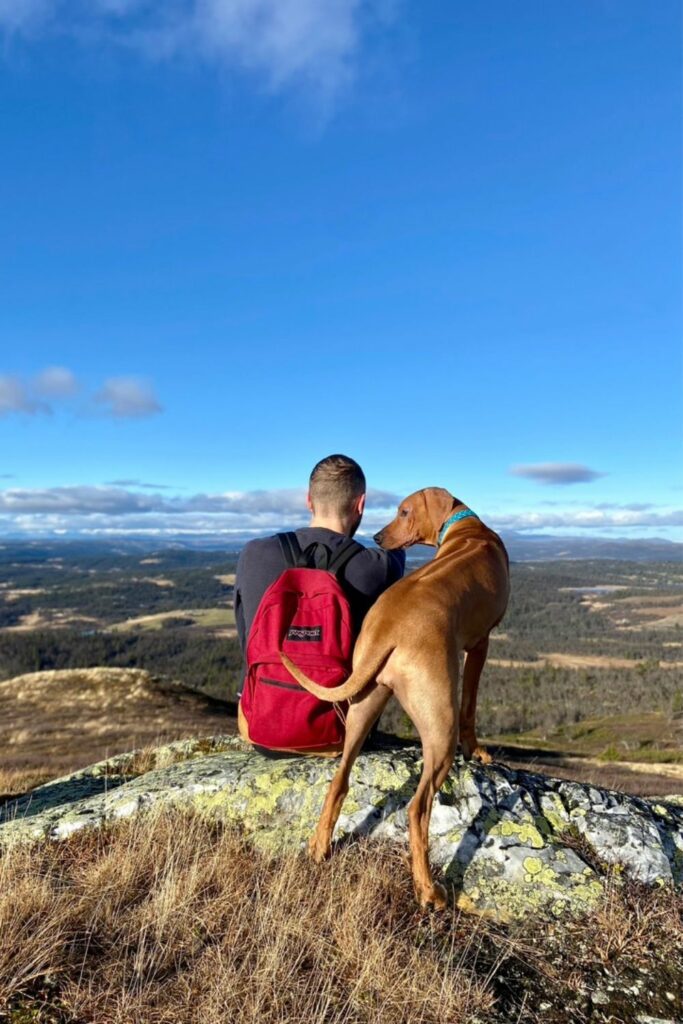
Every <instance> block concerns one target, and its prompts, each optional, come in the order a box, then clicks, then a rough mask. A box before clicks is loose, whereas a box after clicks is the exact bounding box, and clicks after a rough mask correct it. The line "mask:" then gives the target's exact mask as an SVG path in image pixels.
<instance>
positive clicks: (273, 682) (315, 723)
mask: <svg viewBox="0 0 683 1024" xmlns="http://www.w3.org/2000/svg"><path fill="white" fill-rule="evenodd" d="M277 536H278V540H279V542H280V547H281V548H282V554H283V556H284V561H285V566H286V568H285V570H284V572H283V573H282V574H281V575H280V576H279V577H278V578H277V579H276V580H275V582H274V583H271V585H270V586H269V587H268V589H267V590H266V592H265V594H264V595H263V597H262V598H261V603H260V604H259V606H258V609H257V611H256V615H255V616H254V621H253V622H252V625H251V629H250V630H249V638H248V640H247V678H246V680H245V685H244V690H243V692H242V697H241V700H240V709H241V711H242V714H243V715H244V718H245V719H246V722H247V726H248V732H249V740H250V741H251V742H252V743H254V744H256V745H257V746H262V747H267V748H270V749H273V750H296V751H312V752H314V751H316V750H323V749H325V748H330V747H339V748H341V746H342V745H343V742H344V715H345V711H346V707H347V705H346V704H343V705H335V704H331V703H328V702H327V701H322V700H318V698H317V697H314V696H313V695H312V694H311V693H308V691H307V690H304V688H303V687H302V686H299V684H298V683H297V682H296V680H294V679H293V678H292V676H291V675H290V674H289V672H288V671H287V669H286V668H285V667H284V665H283V664H282V662H281V660H280V651H284V653H285V654H288V655H289V657H290V658H291V659H292V660H293V661H295V662H296V664H297V665H299V666H301V668H302V670H303V671H304V672H305V673H306V675H307V676H309V677H310V678H311V679H313V680H315V682H316V683H319V684H320V685H321V686H339V684H340V683H343V682H344V681H345V680H346V678H347V677H348V676H349V675H350V673H351V657H352V653H353V644H354V640H355V636H354V629H353V619H352V616H351V608H350V606H349V601H348V598H347V597H346V594H345V593H344V591H343V589H342V586H341V584H340V582H339V580H338V579H337V576H338V574H339V573H340V572H341V570H342V569H343V568H344V566H345V565H346V564H347V562H348V561H349V560H350V559H351V558H353V556H354V555H355V554H357V553H358V552H359V551H363V550H364V549H363V547H362V546H361V545H360V544H358V543H357V542H356V541H354V540H351V538H349V539H348V540H346V541H344V543H342V544H340V545H339V547H338V548H336V550H335V551H334V552H331V551H330V549H329V548H328V547H327V546H326V545H324V544H320V543H314V544H310V545H309V546H308V547H307V548H306V550H305V551H302V550H301V547H300V545H299V542H298V540H297V537H296V534H294V533H281V534H278V535H277Z"/></svg>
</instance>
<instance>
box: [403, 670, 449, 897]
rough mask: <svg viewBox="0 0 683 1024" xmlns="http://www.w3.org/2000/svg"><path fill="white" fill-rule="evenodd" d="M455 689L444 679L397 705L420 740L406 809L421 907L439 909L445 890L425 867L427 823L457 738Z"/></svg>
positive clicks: (426, 863) (417, 893)
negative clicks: (417, 771) (420, 761)
mask: <svg viewBox="0 0 683 1024" xmlns="http://www.w3.org/2000/svg"><path fill="white" fill-rule="evenodd" d="M455 690H456V687H455V686H453V685H452V684H451V682H450V680H449V679H448V677H446V678H445V679H444V680H443V684H442V685H440V686H438V687H437V686H431V687H429V688H428V690H427V691H425V693H424V695H423V698H421V695H420V692H419V691H418V692H414V691H412V690H408V691H407V692H406V694H405V701H404V699H403V695H401V703H402V704H403V706H404V708H405V710H406V711H407V712H408V714H409V715H410V717H411V718H412V720H413V722H414V723H415V726H416V728H417V731H418V732H419V734H420V739H421V740H422V750H423V754H424V767H423V769H422V776H421V778H420V781H419V783H418V787H417V790H416V792H415V796H414V797H413V799H412V800H411V802H410V806H409V808H408V824H409V829H410V858H411V865H412V871H413V884H414V886H415V895H416V896H417V899H418V902H419V903H420V905H421V906H423V907H427V906H433V907H434V909H435V910H442V909H443V908H444V907H445V906H446V902H447V897H446V890H445V889H444V887H443V886H442V885H439V884H438V883H437V882H435V881H434V878H433V876H432V871H431V868H430V866H429V822H430V819H431V815H432V804H433V802H434V797H435V795H436V793H437V792H438V790H439V789H440V788H441V786H442V785H443V782H444V780H445V778H446V776H447V775H448V772H449V770H450V767H451V765H452V764H453V757H454V755H455V748H456V743H457V736H458V712H457V703H456V693H455Z"/></svg>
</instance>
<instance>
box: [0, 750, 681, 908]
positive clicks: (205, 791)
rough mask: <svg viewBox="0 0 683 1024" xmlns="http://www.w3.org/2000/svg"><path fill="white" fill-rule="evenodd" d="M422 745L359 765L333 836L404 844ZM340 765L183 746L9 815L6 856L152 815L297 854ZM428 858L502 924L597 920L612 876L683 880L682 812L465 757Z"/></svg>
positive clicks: (439, 805)
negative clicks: (207, 824)
mask: <svg viewBox="0 0 683 1024" xmlns="http://www.w3.org/2000/svg"><path fill="white" fill-rule="evenodd" d="M421 766H422V762H421V752H420V750H419V748H412V747H410V748H403V749H398V750H393V749H392V750H381V751H376V752H368V753H364V754H361V755H360V757H359V758H358V760H357V762H356V764H355V766H354V769H353V773H352V778H351V789H350V791H349V795H348V797H347V800H346V803H345V805H344V809H343V814H342V816H341V818H340V820H339V823H338V825H337V830H336V832H335V838H336V840H337V841H344V839H347V838H349V837H352V836H360V835H371V836H372V837H373V838H377V839H380V838H384V839H390V840H395V841H399V842H405V841H406V837H407V820H406V807H407V804H408V802H409V801H410V798H411V796H412V794H413V792H414V790H415V787H416V785H417V780H418V778H419V776H420V771H421ZM334 770H335V762H334V761H329V760H322V759H317V758H304V757H287V758H282V759H277V760H271V759H268V758H265V757H263V756H262V755H260V754H258V753H257V752H255V751H253V750H251V749H249V748H248V747H246V746H245V745H244V744H243V743H242V742H241V741H240V740H239V739H237V738H236V737H214V738H213V739H211V740H200V741H187V742H181V743H174V744H170V745H168V746H165V747H158V748H157V749H155V750H153V751H151V752H150V751H147V752H144V753H139V752H138V753H135V752H134V753H132V754H126V755H120V756H118V757H114V758H111V759H110V760H108V761H103V762H100V763H99V764H96V765H93V766H91V767H90V768H87V769H85V770H83V771H80V772H76V773H74V774H72V775H69V776H66V777H64V778H61V779H56V780H55V781H54V782H50V783H47V784H46V785H44V786H39V787H38V788H37V789H34V790H33V791H32V792H30V793H28V794H26V795H25V796H23V797H21V798H20V799H18V800H14V801H10V802H8V803H6V804H5V805H4V806H3V807H0V845H2V846H7V845H9V844H12V843H14V842H26V841H31V840H40V839H64V838H66V837H68V836H70V835H72V834H73V833H74V832H77V831H79V830H81V829H92V828H97V827H99V826H102V825H104V824H106V823H112V822H115V821H117V820H119V819H123V818H129V817H131V816H132V815H136V814H141V813H143V812H145V811H148V810H150V809H151V808H163V807H169V808H171V807H172V808H191V809H195V810H196V811H197V812H199V813H202V814H206V815H210V816H213V817H217V818H220V819H222V820H223V821H225V822H226V823H230V824H234V825H236V826H238V827H239V828H240V829H242V830H243V832H245V833H246V834H247V835H249V836H250V837H251V839H252V841H253V842H254V843H255V844H257V845H259V846H260V847H262V848H266V849H269V850H272V851H273V852H279V851H284V850H286V849H297V848H298V847H300V846H301V845H302V844H303V843H304V842H305V840H306V839H307V838H308V836H309V835H310V833H311V831H312V830H313V828H314V826H315V823H316V821H317V818H318V814H319V811H320V808H321V806H322V801H323V798H324V795H325V792H326V790H327V786H328V784H329V781H330V779H331V777H332V774H333V773H334ZM430 844H431V859H432V863H433V864H434V865H435V866H438V867H440V868H441V870H442V871H443V874H444V875H445V877H446V879H447V880H448V881H449V882H451V883H452V884H453V885H454V886H455V892H456V897H457V899H458V901H459V903H460V904H461V905H462V906H464V907H467V908H469V909H472V910H476V911H480V912H487V913H491V914H493V915H494V916H495V917H497V918H498V919H501V920H510V919H514V918H518V917H521V916H522V915H525V914H527V913H529V912H542V913H546V914H552V915H556V916H560V915H562V914H565V913H573V912H581V911H584V910H587V909H590V908H591V907H592V906H593V905H594V904H595V903H596V901H597V900H599V898H600V896H601V894H602V892H603V887H604V884H605V878H606V877H607V876H610V877H613V876H616V877H622V876H623V877H630V878H633V879H637V880H638V881H641V882H644V883H647V884H652V885H672V884H680V883H681V882H683V801H682V800H681V798H680V797H667V798H664V799H662V798H658V799H657V800H644V799H641V798H637V797H631V796H626V795H624V794H623V793H615V792H611V791H609V790H603V789H598V788H596V787H594V786H588V785H582V784H579V783H576V782H567V781H564V780H561V779H554V778H549V777H547V776H544V775H535V774H531V773H529V772H523V771H513V770H511V769H509V768H506V767H505V766H504V765H502V764H492V765H487V766H483V765H479V764H472V763H469V764H468V763H464V762H462V761H460V760H458V761H456V762H455V763H454V765H453V768H452V770H451V773H450V775H449V777H448V779H447V780H446V782H445V784H444V786H443V788H442V790H441V792H440V793H439V794H438V796H437V798H436V800H435V803H434V811H433V815H432V822H431V829H430Z"/></svg>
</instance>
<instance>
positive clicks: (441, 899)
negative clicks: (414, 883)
mask: <svg viewBox="0 0 683 1024" xmlns="http://www.w3.org/2000/svg"><path fill="white" fill-rule="evenodd" d="M419 902H420V906H421V907H424V909H425V910H445V909H446V907H447V905H448V894H447V892H446V890H445V888H444V887H443V885H440V884H439V883H438V882H434V883H433V884H432V885H431V886H429V888H427V889H425V890H424V891H423V892H421V893H420V895H419Z"/></svg>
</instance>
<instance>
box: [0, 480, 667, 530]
mask: <svg viewBox="0 0 683 1024" xmlns="http://www.w3.org/2000/svg"><path fill="white" fill-rule="evenodd" d="M398 501H399V497H398V495H395V494H392V493H390V492H386V491H372V490H370V491H369V492H368V509H367V511H366V514H365V516H364V518H363V523H362V530H363V531H364V532H365V533H366V534H371V533H373V532H375V531H376V530H377V529H378V528H379V527H381V526H384V525H385V524H386V523H387V522H389V521H390V520H391V518H393V514H394V508H395V506H396V505H397V504H398ZM632 504H633V503H632ZM632 504H631V505H629V504H624V505H621V506H613V507H611V508H609V509H606V508H600V507H597V506H591V507H586V508H583V509H573V508H572V509H569V510H568V509H565V510H558V511H550V510H543V511H540V512H539V511H535V510H530V511H527V512H519V513H503V514H500V515H496V514H491V515H487V514H486V512H485V510H482V514H483V515H484V519H485V520H486V522H487V523H488V524H489V525H490V526H492V527H494V529H498V530H501V531H503V533H506V532H512V531H515V532H519V533H525V532H526V533H539V532H552V531H555V530H563V531H565V532H568V533H571V534H574V535H576V534H580V533H587V534H590V533H593V534H605V533H607V534H614V535H616V536H629V535H632V534H633V533H634V531H637V532H638V533H639V534H640V535H648V534H651V533H652V531H659V532H660V533H661V532H668V533H671V532H672V531H676V530H680V528H682V527H683V509H674V508H664V507H652V508H634V507H632ZM308 519H309V515H308V512H307V510H306V506H305V490H304V489H303V488H297V489H294V488H292V489H280V490H270V491H235V492H227V493H223V494H194V495H191V496H189V497H181V496H178V495H167V494H159V493H152V494H143V493H140V492H139V491H131V490H129V489H127V488H126V487H117V486H102V487H93V486H73V487H50V488H41V489H28V488H16V487H15V488H8V489H6V490H4V491H3V490H0V524H1V525H0V534H7V533H26V534H31V533H38V534H51V533H54V532H56V531H58V530H61V531H65V530H66V531H68V532H70V533H76V534H82V535H88V536H90V535H93V536H94V535H113V534H116V533H121V534H124V533H127V534H131V533H139V534H156V535H159V536H162V535H169V534H181V533H182V534H186V535H205V536H209V535H219V534H224V535H226V536H230V535H235V536H237V535H239V536H246V535H251V534H258V533H272V532H274V531H276V530H281V529H283V528H286V527H298V526H303V525H305V524H306V523H307V522H308Z"/></svg>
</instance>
